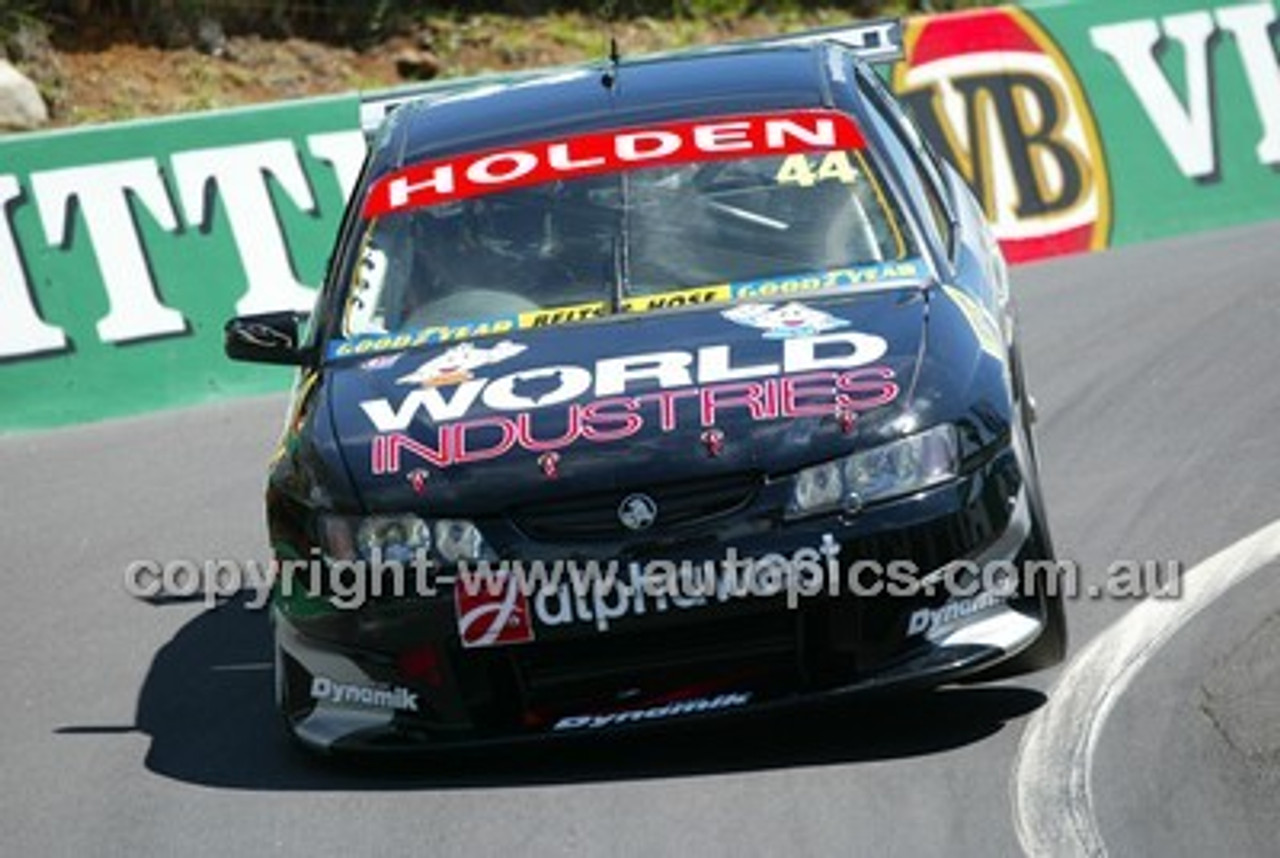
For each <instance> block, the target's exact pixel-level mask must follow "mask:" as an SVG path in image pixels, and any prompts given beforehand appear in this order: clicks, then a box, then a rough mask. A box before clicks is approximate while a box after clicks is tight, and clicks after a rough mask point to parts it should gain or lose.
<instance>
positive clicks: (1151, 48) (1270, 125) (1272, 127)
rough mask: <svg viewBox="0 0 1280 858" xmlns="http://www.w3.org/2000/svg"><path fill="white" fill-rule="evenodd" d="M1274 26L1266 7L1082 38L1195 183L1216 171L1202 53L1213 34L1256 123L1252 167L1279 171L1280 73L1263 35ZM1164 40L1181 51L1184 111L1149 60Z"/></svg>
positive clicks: (1111, 28) (1095, 31) (1110, 29)
mask: <svg viewBox="0 0 1280 858" xmlns="http://www.w3.org/2000/svg"><path fill="white" fill-rule="evenodd" d="M1215 22H1216V23H1215ZM1275 22H1276V11H1275V9H1274V8H1273V7H1272V6H1271V4H1270V3H1249V4H1244V5H1239V6H1228V7H1225V8H1220V9H1216V10H1214V11H1213V12H1212V13H1210V12H1208V11H1198V12H1188V13H1185V14H1179V15H1169V16H1168V17H1165V18H1162V19H1159V20H1156V19H1152V18H1145V19H1142V20H1137V21H1126V22H1124V23H1120V24H1107V25H1104V26H1100V27H1094V28H1092V29H1091V30H1090V31H1089V35H1090V38H1091V40H1092V42H1093V45H1094V47H1096V48H1097V49H1098V50H1100V51H1102V52H1103V53H1104V54H1106V55H1107V56H1109V57H1111V59H1113V60H1114V61H1115V63H1116V65H1117V66H1119V68H1120V72H1121V74H1122V75H1124V78H1125V80H1126V81H1127V82H1128V84H1129V86H1130V87H1131V88H1132V89H1133V92H1134V95H1135V96H1137V98H1138V102H1139V103H1140V104H1141V105H1142V108H1143V110H1144V111H1146V114H1147V116H1148V118H1150V120H1151V122H1152V124H1153V125H1154V126H1155V129H1156V131H1157V133H1159V135H1160V137H1161V139H1162V140H1163V141H1164V144H1165V146H1166V148H1168V150H1169V154H1170V155H1171V156H1173V160H1174V162H1175V163H1176V164H1177V166H1178V170H1179V171H1180V172H1181V173H1182V174H1183V175H1184V176H1186V177H1187V178H1190V179H1198V178H1204V177H1206V176H1211V175H1213V174H1214V173H1215V172H1217V170H1218V152H1217V148H1216V144H1215V139H1214V113H1213V109H1214V105H1213V103H1212V95H1213V86H1212V80H1211V73H1212V69H1211V65H1210V62H1209V46H1210V42H1211V40H1212V38H1213V36H1214V35H1215V33H1216V32H1217V31H1218V29H1219V28H1221V29H1222V30H1225V31H1227V32H1229V33H1231V35H1232V36H1233V37H1234V42H1235V45H1236V49H1237V50H1238V51H1239V52H1240V61H1241V63H1242V65H1243V66H1244V71H1245V76H1246V79H1247V81H1248V85H1249V91H1250V93H1251V95H1252V96H1253V102H1254V106H1255V108H1256V109H1257V113H1258V118H1259V119H1260V120H1261V122H1262V130H1263V134H1262V140H1261V141H1260V142H1259V143H1258V147H1257V155H1258V161H1259V163H1262V164H1277V163H1280V65H1278V64H1277V59H1276V53H1275V49H1274V47H1273V46H1272V41H1271V35H1270V28H1271V26H1272V25H1273V24H1274V23H1275ZM1164 36H1167V37H1168V38H1170V39H1172V40H1173V41H1175V42H1177V43H1178V46H1179V47H1180V48H1181V54H1182V58H1183V59H1182V67H1183V79H1184V80H1185V81H1186V91H1187V99H1186V103H1185V105H1184V103H1183V102H1182V101H1181V99H1180V98H1179V96H1178V94H1177V93H1176V91H1175V90H1174V87H1173V85H1172V84H1171V83H1170V81H1169V79H1168V78H1167V77H1166V76H1165V74H1164V71H1163V69H1162V68H1161V66H1160V63H1159V61H1158V60H1157V57H1156V55H1157V53H1158V51H1159V48H1160V43H1161V41H1162V37H1164Z"/></svg>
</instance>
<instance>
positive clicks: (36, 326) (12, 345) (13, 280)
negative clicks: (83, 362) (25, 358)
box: [0, 176, 67, 358]
mask: <svg viewBox="0 0 1280 858" xmlns="http://www.w3.org/2000/svg"><path fill="white" fill-rule="evenodd" d="M21 198H22V188H21V186H19V184H18V180H17V178H15V177H13V176H0V215H3V217H2V218H0V227H2V228H0V307H2V308H3V310H0V358H6V357H10V356H13V355H33V354H41V353H43V352H58V351H62V350H64V349H66V347H67V336H66V334H64V333H63V332H62V329H61V328H58V327H55V326H54V325H50V324H49V323H48V322H46V321H44V320H43V319H41V318H40V314H39V313H38V312H36V307H35V303H34V302H33V301H32V300H31V284H30V282H29V281H28V280H27V274H26V269H25V267H24V266H23V264H22V256H21V255H20V254H19V252H18V242H17V239H16V237H15V236H14V234H13V223H12V222H11V221H10V220H9V217H8V213H9V210H10V208H11V205H10V204H11V203H13V202H15V201H16V200H19V199H21Z"/></svg>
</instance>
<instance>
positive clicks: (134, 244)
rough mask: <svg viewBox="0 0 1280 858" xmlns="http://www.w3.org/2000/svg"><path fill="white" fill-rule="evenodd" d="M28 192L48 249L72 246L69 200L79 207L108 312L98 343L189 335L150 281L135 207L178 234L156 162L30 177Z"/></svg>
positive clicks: (132, 162)
mask: <svg viewBox="0 0 1280 858" xmlns="http://www.w3.org/2000/svg"><path fill="white" fill-rule="evenodd" d="M31 188H32V190H33V191H34V193H35V198H36V208H37V209H38V210H39V212H40V223H41V224H42V226H43V227H44V234H45V238H46V239H47V240H48V242H49V244H50V245H51V246H55V247H58V246H62V247H65V246H67V245H69V244H70V243H71V237H72V231H71V229H70V226H71V224H72V222H73V220H74V212H75V209H74V208H73V206H72V203H73V202H77V203H79V207H80V213H81V214H82V215H83V216H84V225H85V230H86V232H88V234H89V240H90V241H91V242H92V243H93V250H94V255H95V256H96V258H97V260H98V269H99V270H100V271H101V272H102V283H103V286H104V287H105V288H106V290H107V299H108V300H109V302H110V310H109V311H108V313H107V315H106V317H104V318H103V319H101V320H100V321H99V322H98V337H99V338H100V339H102V341H103V342H108V343H122V342H129V341H130V340H140V339H146V338H150V337H158V336H164V335H166V334H181V333H185V332H186V330H187V321H186V319H184V318H183V316H182V314H181V313H179V312H178V311H177V310H174V309H173V308H171V307H166V306H165V305H164V304H163V303H161V301H160V299H159V298H158V297H157V295H156V284H155V282H154V281H153V280H152V279H151V270H150V267H149V266H148V264H147V256H146V253H145V252H144V251H143V247H142V239H141V236H139V234H138V230H137V227H136V226H135V222H134V217H135V215H136V210H135V208H134V201H136V203H137V204H138V205H140V206H141V207H142V208H143V209H145V210H146V211H147V212H148V213H149V214H150V215H151V217H152V219H153V220H154V221H155V223H156V225H157V226H159V227H160V228H161V229H162V230H164V231H165V232H176V231H177V229H178V220H177V216H176V215H175V214H174V211H173V204H172V203H171V202H170V200H169V192H168V190H167V189H166V188H165V184H164V181H163V180H162V179H161V177H160V167H159V165H158V164H157V162H156V160H155V159H154V158H137V159H134V160H129V161H109V162H107V163H105V164H92V165H89V166H84V167H63V168H61V169H58V170H47V171H44V172H39V173H32V174H31Z"/></svg>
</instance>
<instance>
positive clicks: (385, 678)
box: [273, 447, 1046, 751]
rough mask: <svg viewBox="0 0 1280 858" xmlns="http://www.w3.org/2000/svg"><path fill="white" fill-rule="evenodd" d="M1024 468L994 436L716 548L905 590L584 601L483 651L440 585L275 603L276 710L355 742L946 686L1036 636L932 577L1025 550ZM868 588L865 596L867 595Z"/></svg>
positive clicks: (419, 742)
mask: <svg viewBox="0 0 1280 858" xmlns="http://www.w3.org/2000/svg"><path fill="white" fill-rule="evenodd" d="M1023 473H1024V472H1023V470H1022V467H1021V465H1020V463H1019V457H1018V456H1017V455H1016V453H1015V451H1014V449H1013V448H1012V447H1010V448H1006V449H1005V450H1003V451H1002V452H1001V453H999V454H998V455H995V456H993V457H992V458H991V459H990V460H989V461H987V462H986V463H985V464H983V465H982V466H981V467H979V468H977V469H976V470H974V471H973V472H971V473H970V474H969V475H967V476H966V477H965V478H963V479H961V480H959V481H957V482H956V483H953V484H950V485H947V486H944V487H940V488H937V489H933V490H930V491H928V492H924V493H921V494H919V495H916V496H913V497H911V498H907V499H903V500H900V501H896V502H892V503H890V504H886V505H884V506H882V507H880V508H876V509H869V510H866V511H864V512H862V513H860V514H859V515H857V516H856V517H853V518H851V519H847V520H845V519H841V518H840V517H838V516H827V517H823V518H816V519H810V520H805V521H799V522H790V523H786V524H785V525H782V526H777V525H776V523H775V526H774V527H773V528H771V529H760V530H759V532H758V533H754V534H751V533H747V534H746V535H739V536H738V537H737V538H735V539H734V540H733V541H732V543H731V544H732V545H733V547H734V548H735V549H736V550H737V551H738V553H739V555H740V556H743V557H761V556H763V555H765V554H768V553H771V552H772V553H777V554H782V555H787V554H788V552H794V551H796V550H798V549H800V548H804V547H810V548H812V547H814V546H822V545H824V544H825V545H827V546H832V545H834V546H837V547H838V568H839V570H840V571H841V573H844V572H845V570H848V569H850V568H851V567H852V566H853V565H854V564H855V562H856V561H868V560H872V561H878V562H880V563H881V564H884V565H887V564H888V563H889V562H890V561H894V560H897V561H904V560H909V561H911V563H912V565H913V568H914V574H913V576H912V578H911V581H910V584H911V586H910V587H909V588H902V589H903V592H896V591H895V590H893V589H892V587H891V585H892V580H891V579H886V578H883V577H881V578H879V579H876V578H875V577H872V578H870V579H868V578H867V577H866V576H865V575H864V576H862V577H861V578H860V579H859V580H860V583H859V584H858V586H857V588H856V589H857V592H854V590H855V588H854V587H853V586H852V585H851V584H850V580H851V579H849V578H848V577H847V576H846V575H844V574H842V575H841V580H840V584H841V585H842V586H841V587H836V588H829V587H826V586H824V588H823V589H822V590H821V592H819V593H813V594H811V595H806V597H805V598H803V599H801V600H800V601H798V602H796V601H795V600H794V599H793V598H792V599H790V601H792V602H793V604H792V605H788V604H787V603H786V602H787V601H788V597H787V596H785V595H783V594H778V595H775V596H773V597H767V598H766V597H752V598H741V599H736V598H735V599H730V600H727V601H720V600H716V599H708V600H704V602H703V603H701V604H700V603H697V602H696V601H695V602H690V603H688V604H685V605H683V606H680V605H676V604H674V603H672V604H670V605H668V606H666V607H663V609H662V610H656V609H655V607H654V603H652V602H649V603H647V608H645V609H644V610H640V609H641V608H644V607H645V606H642V605H640V604H639V603H637V607H636V609H635V610H630V609H628V610H627V611H624V612H622V613H623V614H630V615H626V616H623V615H621V614H618V613H610V614H609V616H608V620H609V622H608V623H607V624H606V625H605V626H604V627H603V628H602V626H601V604H600V603H599V602H596V603H595V605H594V606H593V605H592V603H591V601H590V600H589V599H585V598H584V599H581V600H577V601H573V602H571V601H570V600H568V599H566V600H565V601H564V604H562V605H559V606H558V610H557V611H556V612H554V614H552V613H546V612H544V613H543V614H541V615H537V616H534V617H531V618H529V621H530V623H532V624H533V625H532V626H531V629H530V634H531V635H532V637H533V639H532V640H525V642H521V643H513V644H511V645H505V646H502V645H497V646H482V647H466V646H463V643H462V640H461V638H460V635H459V630H458V618H457V611H456V610H455V602H454V599H453V598H451V597H450V596H449V595H445V594H441V596H440V597H437V598H434V599H417V598H400V599H385V600H376V601H373V602H370V603H368V604H365V605H364V606H362V607H361V608H359V609H358V610H352V611H342V612H321V613H318V614H316V613H308V612H299V611H297V610H293V609H291V606H290V605H289V604H287V603H281V602H277V604H276V606H275V607H274V609H273V621H274V625H275V630H276V643H277V694H278V700H279V704H280V707H281V710H282V712H283V714H284V715H285V718H286V720H287V722H288V724H289V727H290V729H291V730H292V731H293V732H294V734H295V735H296V736H297V737H298V738H299V739H300V740H301V741H302V742H303V743H305V744H307V745H309V746H311V747H313V748H316V749H321V750H366V751H372V750H379V749H401V748H404V747H406V746H410V747H412V746H424V747H442V746H461V745H473V744H484V743H490V742H503V741H511V740H515V739H521V738H527V739H533V738H539V737H546V736H548V735H561V734H566V733H573V732H589V731H598V730H614V729H624V728H627V727H631V726H635V725H640V724H648V723H653V722H657V721H661V720H667V719H671V718H676V717H680V718H688V717H705V716H710V715H714V714H722V713H725V712H729V711H734V710H739V709H744V708H751V709H761V708H767V707H773V706H779V705H786V704H789V703H794V702H796V701H799V700H804V699H811V698H817V697H828V696H844V695H856V694H866V693H873V692H883V691H897V690H907V689H918V688H928V687H933V686H937V685H941V684H944V683H947V682H951V681H954V680H958V679H962V678H964V677H967V676H971V675H973V674H976V673H979V672H982V671H984V670H986V669H988V668H990V667H992V666H994V665H996V664H998V663H1000V662H1001V661H1004V660H1005V659H1008V658H1010V657H1012V656H1014V655H1016V654H1017V653H1018V652H1020V651H1021V650H1023V649H1024V648H1026V647H1027V646H1029V645H1030V644H1032V643H1033V642H1034V641H1035V640H1036V639H1037V638H1038V637H1039V635H1040V634H1041V633H1042V632H1043V630H1044V628H1045V620H1046V617H1045V609H1044V604H1043V600H1042V599H1036V598H1031V599H1028V598H1016V599H1004V598H1002V597H999V596H996V595H993V594H992V593H989V592H983V591H982V590H981V589H978V587H977V585H978V584H979V583H980V582H978V581H975V582H972V584H970V587H969V589H968V590H967V591H966V592H965V594H963V595H961V596H950V595H948V592H947V590H946V589H945V588H944V587H943V586H942V585H943V584H944V583H945V581H944V579H945V578H946V577H947V575H946V570H948V569H949V568H953V567H949V566H948V563H951V562H952V561H956V560H962V559H963V560H968V561H972V562H973V564H975V565H977V566H981V567H986V566H989V565H990V564H992V563H994V562H995V561H1004V562H1006V563H1016V562H1017V561H1020V560H1026V559H1042V558H1039V557H1034V556H1030V555H1034V553H1035V552H1036V550H1037V545H1036V542H1035V540H1034V539H1033V514H1032V503H1031V500H1030V497H1031V496H1032V493H1033V487H1032V486H1029V485H1028V484H1027V483H1026V481H1025V480H1024V479H1023V476H1022V475H1023ZM765 502H766V503H767V502H768V501H765ZM749 519H750V514H749V511H748V512H747V514H744V515H743V516H739V521H740V522H741V521H746V520H749ZM704 550H705V549H703V548H701V547H699V546H695V545H693V544H686V545H684V546H681V551H682V553H681V555H680V556H682V557H693V558H694V559H701V558H702V557H703V556H704V555H703V553H702V552H703V551H704ZM1029 552H1030V554H1029ZM833 556H834V552H833ZM864 568H868V567H866V566H864ZM877 580H878V581H879V583H880V584H881V585H882V588H883V589H882V591H881V592H880V593H878V594H877V593H872V592H868V591H869V590H874V587H875V584H876V581H877ZM828 583H829V582H828ZM904 583H905V579H904ZM907 589H909V590H910V592H909V593H907V592H905V591H906V590H907ZM614 607H615V608H617V607H618V605H616V604H615V605H614ZM535 614H536V611H535ZM553 617H554V618H558V619H557V621H556V622H554V623H553V622H547V620H548V619H550V618H553ZM540 619H541V620H542V622H539V620H540Z"/></svg>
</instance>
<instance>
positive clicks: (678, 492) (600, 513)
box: [511, 473, 761, 542]
mask: <svg viewBox="0 0 1280 858" xmlns="http://www.w3.org/2000/svg"><path fill="white" fill-rule="evenodd" d="M760 485H761V479H760V476H759V475H758V474H751V473H745V474H733V475H730V476H727V477H715V478H712V479H702V480H688V481H684V482H679V483H667V484H665V485H656V486H649V487H645V488H643V489H636V490H634V491H642V492H643V493H644V494H647V495H648V496H649V497H651V498H652V499H653V501H654V503H655V504H657V507H658V515H657V519H656V520H655V521H654V524H653V527H652V529H651V530H650V531H649V532H651V533H665V532H669V531H672V530H681V529H688V528H692V527H696V526H698V525H700V524H705V523H707V522H710V521H714V520H716V519H718V518H721V517H723V516H728V515H732V514H733V513H735V512H738V511H740V510H742V509H745V508H746V507H747V506H748V505H750V503H751V501H752V500H753V499H754V498H755V496H756V492H757V491H759V489H760ZM632 493H633V492H632V491H611V492H600V493H597V494H590V495H581V496H579V497H575V498H571V499H569V500H565V501H553V502H550V503H543V504H539V505H538V506H536V507H532V506H530V507H521V508H519V509H516V510H513V511H512V513H511V519H512V521H513V522H515V525H516V526H517V527H518V528H520V530H521V531H523V532H524V533H525V535H527V536H528V537H529V538H530V539H536V540H539V541H543V542H589V541H593V540H611V539H620V538H623V537H626V536H630V535H632V533H633V531H630V530H628V529H627V528H625V527H624V526H623V525H622V522H621V521H620V520H619V519H618V507H619V505H620V504H621V503H622V501H623V499H624V498H626V497H627V496H628V495H630V494H632Z"/></svg>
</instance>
